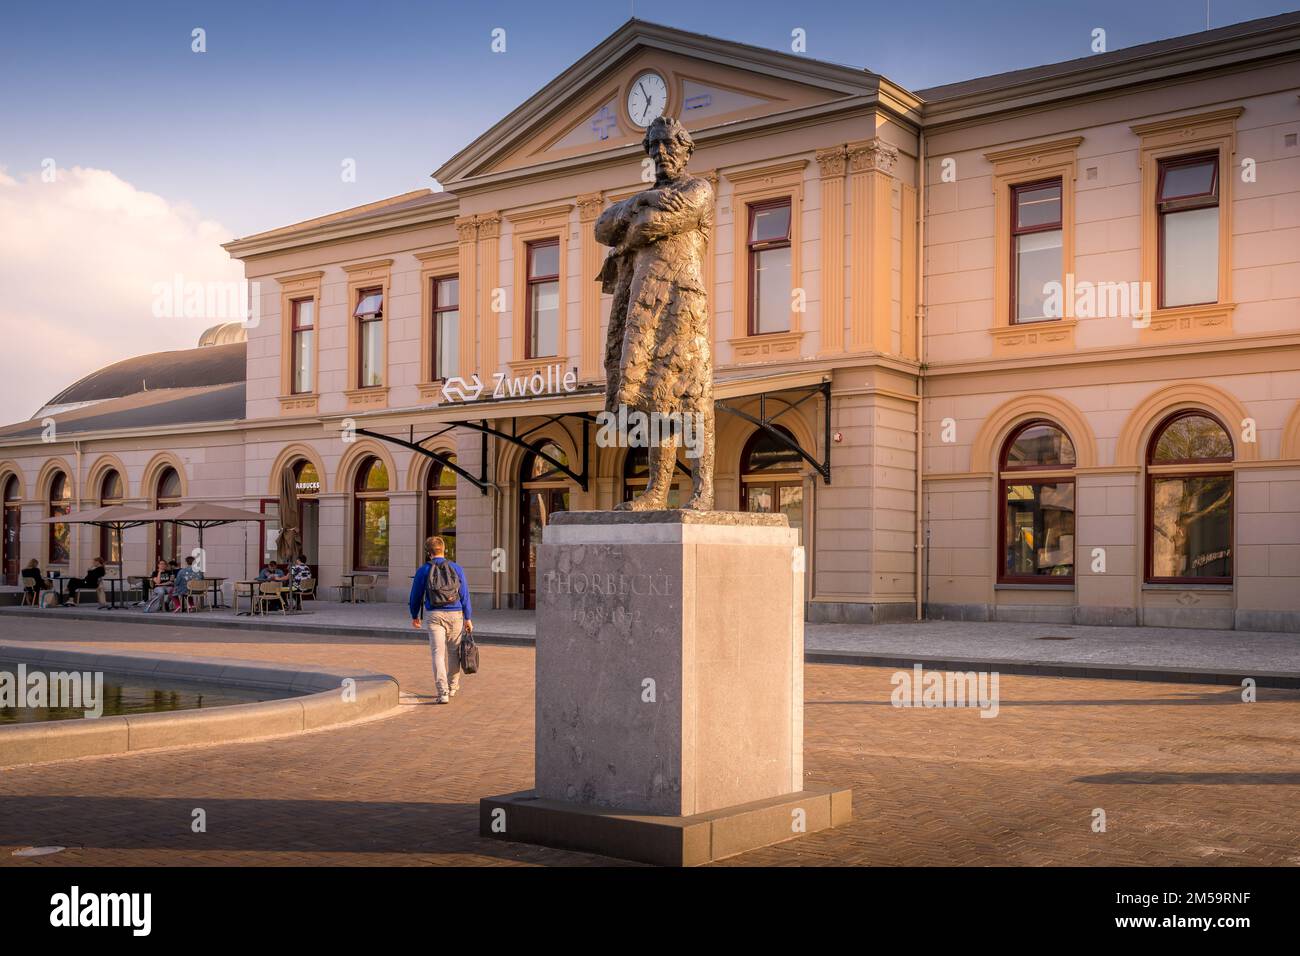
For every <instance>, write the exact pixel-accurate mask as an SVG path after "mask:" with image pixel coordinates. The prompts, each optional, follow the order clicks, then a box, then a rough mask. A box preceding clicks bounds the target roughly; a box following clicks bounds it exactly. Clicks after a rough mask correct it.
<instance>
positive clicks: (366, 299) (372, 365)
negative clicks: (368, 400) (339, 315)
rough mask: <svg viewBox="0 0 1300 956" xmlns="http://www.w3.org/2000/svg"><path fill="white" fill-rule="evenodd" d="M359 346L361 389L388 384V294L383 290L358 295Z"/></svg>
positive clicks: (365, 290) (362, 291) (356, 313)
mask: <svg viewBox="0 0 1300 956" xmlns="http://www.w3.org/2000/svg"><path fill="white" fill-rule="evenodd" d="M357 299H358V302H357V308H356V311H355V312H354V313H353V315H354V316H355V317H356V319H357V346H358V348H359V355H360V362H359V363H358V366H357V367H358V370H359V376H358V379H359V380H358V382H357V387H359V388H371V387H374V386H377V385H383V384H384V293H383V290H382V289H362V290H361V291H360V292H359V293H358V294H357Z"/></svg>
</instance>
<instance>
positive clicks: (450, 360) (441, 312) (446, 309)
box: [429, 276, 460, 381]
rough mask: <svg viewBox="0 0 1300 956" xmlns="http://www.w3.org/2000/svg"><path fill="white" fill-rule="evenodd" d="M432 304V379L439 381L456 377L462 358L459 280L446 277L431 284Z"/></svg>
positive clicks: (434, 280) (455, 277)
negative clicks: (457, 367) (458, 364)
mask: <svg viewBox="0 0 1300 956" xmlns="http://www.w3.org/2000/svg"><path fill="white" fill-rule="evenodd" d="M431 281H432V283H433V288H432V289H431V290H430V301H431V302H432V303H433V337H432V338H433V363H432V364H431V365H430V366H429V367H430V368H431V369H432V370H433V372H432V374H433V379H434V380H435V381H440V380H442V379H445V378H450V377H451V376H453V375H455V374H456V366H457V360H458V357H459V355H460V279H459V278H458V277H457V276H447V277H444V278H441V279H433V280H431Z"/></svg>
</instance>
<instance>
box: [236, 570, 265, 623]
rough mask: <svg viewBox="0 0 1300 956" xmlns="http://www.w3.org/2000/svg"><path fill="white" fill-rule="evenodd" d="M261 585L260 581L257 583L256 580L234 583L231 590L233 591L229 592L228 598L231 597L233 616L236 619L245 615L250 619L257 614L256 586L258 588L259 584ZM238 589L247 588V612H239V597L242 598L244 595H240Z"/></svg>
mask: <svg viewBox="0 0 1300 956" xmlns="http://www.w3.org/2000/svg"><path fill="white" fill-rule="evenodd" d="M261 583H262V582H261V581H258V580H256V579H254V580H251V581H236V582H235V586H234V588H233V589H232V590H231V592H230V597H231V600H232V601H233V602H234V608H235V616H236V617H242V616H243V615H245V614H247V615H248V616H249V617H252V616H253V615H254V614H256V613H257V586H258V585H259V584H261ZM240 588H247V589H248V595H247V596H248V610H247V611H241V610H239V599H240V598H241V597H244V595H243V594H241V593H240V591H239V589H240Z"/></svg>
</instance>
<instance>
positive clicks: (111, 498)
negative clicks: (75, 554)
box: [99, 468, 126, 566]
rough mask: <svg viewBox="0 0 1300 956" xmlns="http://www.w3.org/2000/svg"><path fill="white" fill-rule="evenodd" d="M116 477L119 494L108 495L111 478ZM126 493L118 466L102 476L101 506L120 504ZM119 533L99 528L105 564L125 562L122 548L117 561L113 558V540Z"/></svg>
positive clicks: (100, 553)
mask: <svg viewBox="0 0 1300 956" xmlns="http://www.w3.org/2000/svg"><path fill="white" fill-rule="evenodd" d="M114 477H116V478H117V490H118V492H119V494H116V495H108V494H106V492H107V491H108V490H109V488H108V481H109V479H110V478H114ZM125 493H126V485H125V483H124V482H123V480H122V475H121V474H120V473H119V472H118V470H117V469H116V468H112V469H110V470H108V471H106V472H104V477H102V478H101V479H100V480H99V505H100V507H101V508H103V507H107V506H108V505H120V504H121V503H122V502H123V500H124V497H123V496H124V495H125ZM118 534H119V532H117V531H114V530H113V529H112V528H104V527H101V528H100V529H99V556H100V557H102V558H103V559H104V563H105V564H109V565H118V566H120V565H121V564H122V562H123V559H124V557H125V556H124V555H123V554H122V553H121V551H120V550H119V552H118V555H117V560H116V561H114V560H113V542H114V540H115V539H117V535H118ZM121 543H122V542H121V541H120V540H118V544H119V545H120V544H121Z"/></svg>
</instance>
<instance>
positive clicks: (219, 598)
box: [203, 578, 230, 608]
mask: <svg viewBox="0 0 1300 956" xmlns="http://www.w3.org/2000/svg"><path fill="white" fill-rule="evenodd" d="M229 580H230V579H229V578H204V579H203V586H204V587H207V586H208V585H211V586H212V607H213V608H218V607H226V603H225V592H224V591H223V590H222V588H223V587H225V584H226V582H227V581H229Z"/></svg>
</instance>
